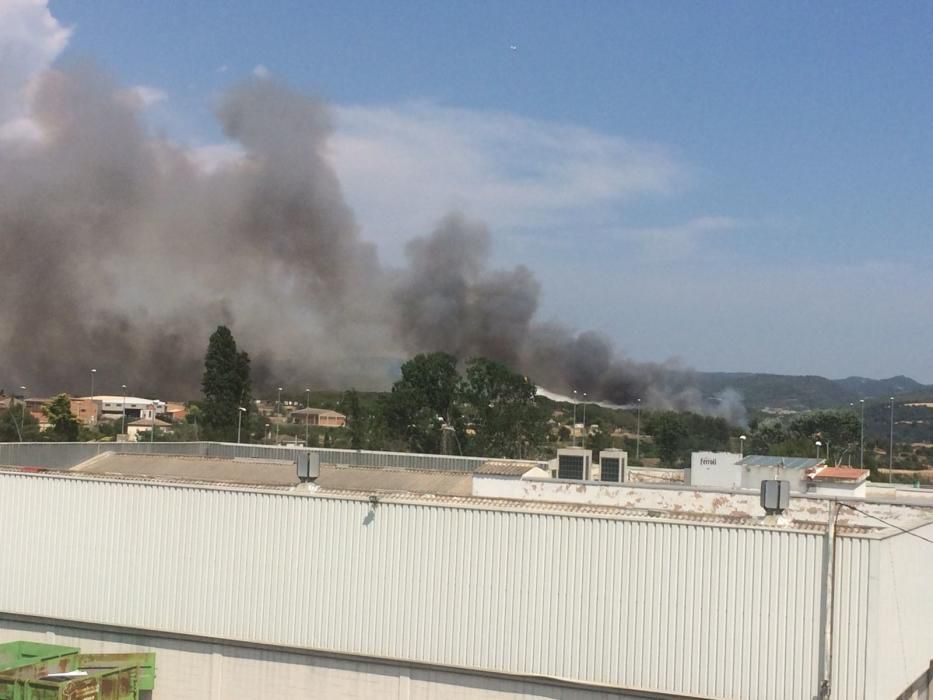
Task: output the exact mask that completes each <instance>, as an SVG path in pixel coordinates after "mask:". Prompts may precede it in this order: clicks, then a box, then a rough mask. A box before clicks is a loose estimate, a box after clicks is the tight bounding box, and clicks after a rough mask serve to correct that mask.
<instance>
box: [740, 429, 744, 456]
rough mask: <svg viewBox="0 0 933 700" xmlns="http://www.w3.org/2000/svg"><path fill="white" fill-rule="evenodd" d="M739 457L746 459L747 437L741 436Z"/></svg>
mask: <svg viewBox="0 0 933 700" xmlns="http://www.w3.org/2000/svg"><path fill="white" fill-rule="evenodd" d="M739 456H740V457H742V458H743V459H744V458H745V436H744V435H739Z"/></svg>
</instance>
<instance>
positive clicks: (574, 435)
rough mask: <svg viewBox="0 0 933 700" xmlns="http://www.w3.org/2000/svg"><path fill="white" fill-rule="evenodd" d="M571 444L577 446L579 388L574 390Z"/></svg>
mask: <svg viewBox="0 0 933 700" xmlns="http://www.w3.org/2000/svg"><path fill="white" fill-rule="evenodd" d="M570 439H571V443H570V444H571V445H572V446H573V447H576V446H577V390H576V389H574V390H573V430H571V431H570Z"/></svg>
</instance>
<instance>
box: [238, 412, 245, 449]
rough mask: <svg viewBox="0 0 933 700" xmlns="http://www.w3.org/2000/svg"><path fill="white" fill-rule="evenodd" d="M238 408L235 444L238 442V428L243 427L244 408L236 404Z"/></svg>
mask: <svg viewBox="0 0 933 700" xmlns="http://www.w3.org/2000/svg"><path fill="white" fill-rule="evenodd" d="M237 408H239V409H240V412H239V413H238V414H237V417H236V441H237V444H239V443H240V429H241V428H242V427H243V414H244V413H246V409H245V408H243V407H242V406H237Z"/></svg>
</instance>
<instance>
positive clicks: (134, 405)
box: [85, 395, 167, 419]
mask: <svg viewBox="0 0 933 700" xmlns="http://www.w3.org/2000/svg"><path fill="white" fill-rule="evenodd" d="M85 398H88V399H90V400H91V401H97V402H98V403H99V404H100V412H101V414H102V415H103V416H104V417H107V416H109V417H114V416H121V417H122V416H123V413H124V411H125V412H126V415H127V417H129V418H133V419H136V418H153V417H154V416H157V415H159V414H161V413H165V412H166V409H167V405H166V403H165V402H164V401H159V400H158V399H145V398H141V397H139V396H122V395H120V396H111V395H96V396H88V397H85Z"/></svg>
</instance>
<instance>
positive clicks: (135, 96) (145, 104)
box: [122, 85, 168, 109]
mask: <svg viewBox="0 0 933 700" xmlns="http://www.w3.org/2000/svg"><path fill="white" fill-rule="evenodd" d="M122 96H123V97H124V98H125V99H126V101H127V102H128V103H129V105H130V106H132V107H133V108H135V109H149V108H150V107H152V106H154V105H157V104H159V103H160V102H165V100H167V99H168V95H167V94H166V92H165V91H164V90H160V89H159V88H157V87H153V86H152V85H134V86H133V87H131V88H127V89H126V90H124V91H123V95H122Z"/></svg>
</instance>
